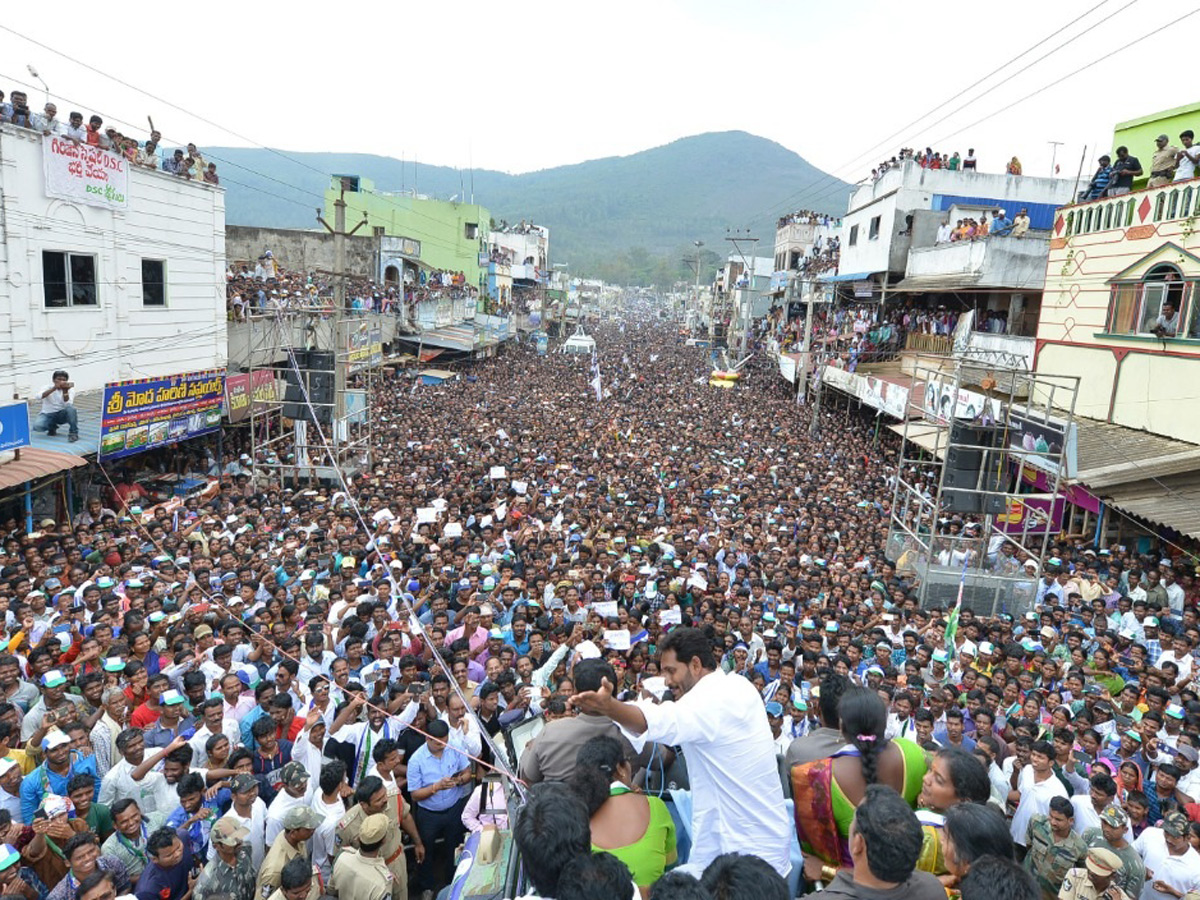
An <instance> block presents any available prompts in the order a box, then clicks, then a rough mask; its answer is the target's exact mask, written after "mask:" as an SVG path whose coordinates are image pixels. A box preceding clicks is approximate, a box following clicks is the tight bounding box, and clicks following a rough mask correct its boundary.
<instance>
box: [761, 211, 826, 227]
mask: <svg viewBox="0 0 1200 900" xmlns="http://www.w3.org/2000/svg"><path fill="white" fill-rule="evenodd" d="M841 224H842V220H841V219H839V218H838V217H837V216H831V215H828V214H826V213H819V212H817V211H816V210H813V209H798V210H796V211H795V212H793V213H788V214H787V215H785V216H780V217H779V221H778V222H777V223H776V225H775V227H776V229H779V228H786V227H787V226H789V225H817V226H819V227H821V228H838V227H840V226H841Z"/></svg>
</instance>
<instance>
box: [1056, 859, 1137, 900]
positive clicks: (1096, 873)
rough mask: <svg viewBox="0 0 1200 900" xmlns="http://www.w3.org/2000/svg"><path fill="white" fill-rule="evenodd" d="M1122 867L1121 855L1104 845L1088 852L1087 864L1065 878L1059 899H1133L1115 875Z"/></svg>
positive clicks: (1072, 871) (1073, 870)
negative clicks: (1122, 888) (1119, 883)
mask: <svg viewBox="0 0 1200 900" xmlns="http://www.w3.org/2000/svg"><path fill="white" fill-rule="evenodd" d="M1120 868H1121V857H1119V856H1117V854H1115V853H1113V852H1112V851H1111V850H1107V849H1105V848H1104V847H1093V848H1092V849H1091V850H1089V851H1088V853H1087V865H1085V866H1081V867H1079V868H1077V869H1072V870H1071V871H1070V872H1068V873H1067V877H1066V878H1065V879H1063V886H1062V889H1061V890H1060V891H1059V892H1058V900H1131V898H1130V896H1129V895H1128V894H1127V893H1125V892H1124V891H1123V890H1121V888H1120V886H1119V885H1118V884H1117V883H1116V880H1115V878H1114V876H1115V875H1116V873H1117V870H1119V869H1120Z"/></svg>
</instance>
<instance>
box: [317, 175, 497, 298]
mask: <svg viewBox="0 0 1200 900" xmlns="http://www.w3.org/2000/svg"><path fill="white" fill-rule="evenodd" d="M343 183H344V184H345V185H346V190H345V198H346V228H347V229H348V230H349V229H351V228H353V227H354V226H355V225H357V224H358V223H359V222H360V221H361V220H362V218H363V214H364V213H366V218H367V225H365V226H363V229H366V231H365V232H364V230H363V229H359V234H363V233H366V234H371V233H372V231H371V229H377V230H376V231H375V233H376V234H379V235H382V236H383V239H384V241H385V242H386V243H388V244H389V246H390V247H391V248H392V252H393V253H394V254H396V255H399V256H403V258H404V259H405V261H406V262H407V263H412V264H417V265H419V266H421V267H423V268H426V269H443V270H448V271H451V272H462V273H463V274H464V275H465V276H466V280H467V284H470V285H474V286H475V287H477V288H479V290H480V294H482V293H483V292H484V290H485V288H486V282H487V268H486V267H483V268H481V267H480V265H479V255H480V253H481V252H483V251H485V250H486V248H487V245H488V234H489V223H490V221H491V215H490V213H488V211H487V209H486V208H485V207H483V206H479V205H477V204H474V203H452V202H448V201H445V200H433V199H431V198H429V197H424V196H421V195H420V194H416V195H414V194H412V193H391V192H388V191H378V190H376V189H375V185H374V183H372V182H371V180H370V179H368V178H359V177H358V176H357V175H335V176H334V177H333V179H332V180H331V181H330V186H329V188H328V189H327V190H326V191H325V220H326V221H327V222H330V223H332V222H333V216H334V207H333V204H334V202H335V201H336V200H337V197H338V194H339V192H340V187H341V185H342V184H343ZM378 229H382V230H378ZM387 238H392V239H394V240H392V241H390V242H387ZM382 275H383V273H381V279H382Z"/></svg>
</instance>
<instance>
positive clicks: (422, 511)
mask: <svg viewBox="0 0 1200 900" xmlns="http://www.w3.org/2000/svg"><path fill="white" fill-rule="evenodd" d="M437 512H438V511H437V510H436V509H434V508H433V507H432V506H422V507H420V508H419V509H418V510H417V524H418V525H424V524H426V523H427V522H436V521H437Z"/></svg>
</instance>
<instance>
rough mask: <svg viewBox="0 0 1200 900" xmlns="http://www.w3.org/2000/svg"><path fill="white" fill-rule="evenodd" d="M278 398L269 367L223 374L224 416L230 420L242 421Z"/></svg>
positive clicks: (272, 403) (273, 376)
mask: <svg viewBox="0 0 1200 900" xmlns="http://www.w3.org/2000/svg"><path fill="white" fill-rule="evenodd" d="M278 399H279V398H278V395H277V394H276V391H275V373H274V372H273V371H272V370H270V369H256V370H255V371H253V372H243V373H241V374H237V375H226V376H225V417H226V418H227V419H229V421H230V422H243V421H245V420H246V419H248V418H249V417H250V415H251V413H253V412H257V411H259V410H260V409H263V408H266V407H268V406H273V405H275V403H276V402H278Z"/></svg>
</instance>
